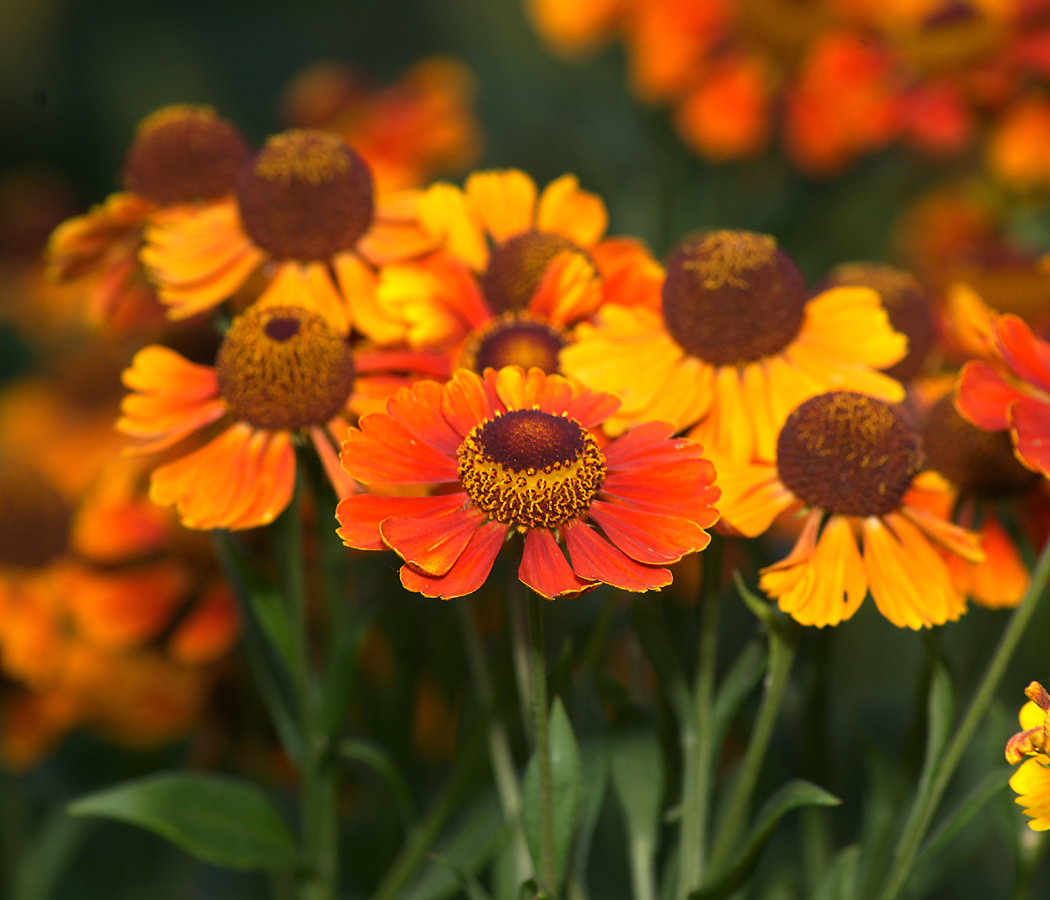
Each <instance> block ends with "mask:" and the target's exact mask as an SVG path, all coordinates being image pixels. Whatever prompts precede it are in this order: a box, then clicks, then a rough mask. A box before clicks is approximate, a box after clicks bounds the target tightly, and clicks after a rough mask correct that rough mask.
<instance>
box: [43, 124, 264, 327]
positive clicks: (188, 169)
mask: <svg viewBox="0 0 1050 900" xmlns="http://www.w3.org/2000/svg"><path fill="white" fill-rule="evenodd" d="M249 153H250V150H249V148H248V144H247V143H246V142H245V140H244V138H243V137H242V136H241V134H240V132H239V131H238V130H237V129H236V128H235V127H234V126H233V125H232V124H230V123H229V122H227V121H226V120H225V119H221V118H219V116H218V115H217V114H216V112H215V110H214V109H212V108H211V107H210V106H191V105H187V104H180V105H176V106H166V107H163V108H162V109H159V110H157V111H156V112H154V113H152V114H151V115H149V116H147V117H146V118H145V119H143V121H142V122H141V123H140V124H139V126H138V129H137V130H136V132H135V137H134V139H133V141H132V143H131V146H130V147H129V148H128V152H127V155H126V157H125V159H124V169H123V182H124V191H123V192H121V193H118V194H113V195H112V196H110V197H109V198H108V199H107V200H106V201H105V202H104V203H101V204H99V205H98V206H95V207H94V208H92V209H91V211H90V212H88V213H87V214H86V215H83V216H77V217H76V218H73V219H70V220H68V221H67V222H64V223H63V224H62V225H60V226H59V227H58V228H57V229H55V232H54V233H53V234H52V236H51V240H50V242H49V244H48V248H47V258H48V275H49V276H50V277H51V278H52V279H54V280H56V281H59V282H85V283H87V284H88V285H89V288H88V291H87V304H88V311H89V313H90V315H91V316H92V317H93V318H94V319H96V320H98V321H101V322H105V323H115V324H116V326H117V327H120V326H122V325H123V326H125V327H130V326H135V325H139V324H142V323H144V322H149V321H151V319H152V318H154V317H156V316H157V314H158V312H159V311H160V310H161V307H159V306H158V305H157V303H156V296H155V294H154V291H153V288H152V287H151V286H150V285H149V283H148V282H147V280H146V278H145V274H144V272H143V270H142V265H141V263H140V261H139V250H140V249H141V247H142V243H143V235H144V233H145V230H146V229H147V228H148V227H150V226H151V225H155V224H161V223H163V224H164V225H173V224H175V223H178V222H180V221H182V220H184V219H186V218H193V217H195V216H196V215H197V214H205V212H206V211H207V210H210V209H211V208H212V207H213V206H214V205H215V204H220V205H222V202H223V200H224V198H225V199H228V198H229V197H231V196H232V194H233V190H234V186H235V184H236V181H237V175H238V173H239V172H240V170H241V167H242V166H243V164H244V162H245V160H247V158H248V155H249Z"/></svg>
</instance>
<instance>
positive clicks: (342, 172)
mask: <svg viewBox="0 0 1050 900" xmlns="http://www.w3.org/2000/svg"><path fill="white" fill-rule="evenodd" d="M237 199H238V200H239V202H240V210H241V220H242V222H243V223H244V228H245V230H246V231H247V232H248V236H249V237H251V239H252V240H253V241H255V243H256V244H257V245H258V246H259V247H261V248H262V249H263V250H266V251H268V252H269V253H271V254H273V255H274V256H275V257H277V258H278V259H304V260H308V259H327V258H328V257H330V256H334V255H335V254H336V253H339V252H341V251H343V250H349V249H351V248H352V247H354V246H355V245H356V244H357V242H358V240H359V239H360V238H361V237H362V236H363V235H364V234H365V232H367V231H368V229H369V227H370V226H371V224H372V216H373V213H374V211H375V205H374V202H373V198H372V173H371V171H370V170H369V168H368V164H367V163H366V162H365V161H364V160H363V159H362V158H361V157H360V156H359V155H358V154H357V152H356V151H355V150H354V149H353V148H352V147H350V145H349V144H347V143H346V141H344V140H343V139H342V138H341V137H339V136H338V135H336V134H330V133H328V132H325V131H286V132H284V133H283V134H278V135H275V136H274V137H271V138H270V139H269V140H268V141H267V142H266V146H265V147H263V149H262V150H260V151H259V153H258V155H257V156H256V157H255V160H254V161H253V162H252V164H251V165H250V166H249V167H248V168H246V169H245V170H244V171H243V172H242V174H241V179H240V182H239V184H238V186H237Z"/></svg>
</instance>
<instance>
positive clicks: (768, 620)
mask: <svg viewBox="0 0 1050 900" xmlns="http://www.w3.org/2000/svg"><path fill="white" fill-rule="evenodd" d="M733 581H734V582H735V584H736V589H737V593H738V594H740V599H741V600H743V601H744V605H745V606H747V608H748V609H749V610H751V612H752V613H754V615H755V618H757V619H758V620H759V621H760V622H761V623H762V624H763V625H765V626H766V628H768V629H769V630H770V631H776V630H778V629H780V628H782V627H783V623H782V618H781V614H780V613H778V612H777V610H776V609H775V608H774V607H773V606H772V605H771V604H769V603H767V602H766V601H765V600H763V599H762V598H761V597H759V596H758V595H757V594H755V593H754V592H752V591H751V590H750V589H749V588H748V586H747V585H746V584H744V579H743V578H742V577H741V575H740V572H739V571H737V570H736V569H734V570H733Z"/></svg>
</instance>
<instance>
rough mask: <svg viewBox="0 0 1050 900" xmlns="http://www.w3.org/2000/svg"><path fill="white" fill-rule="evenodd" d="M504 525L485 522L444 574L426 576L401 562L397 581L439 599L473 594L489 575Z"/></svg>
mask: <svg viewBox="0 0 1050 900" xmlns="http://www.w3.org/2000/svg"><path fill="white" fill-rule="evenodd" d="M507 528H508V526H506V525H504V524H503V523H502V522H496V521H492V522H486V523H485V524H484V525H482V526H481V527H480V528H479V529H478V530H477V531H475V532H474V536H473V537H472V538H471V539H470V542H469V543H468V544H467V546H466V549H465V550H464V551H463V553H462V554H461V555H460V557H459V559H458V560H456V563H455V565H454V566H452V568H451V569H449V570H448V571H447V572H446V573H445V574H444V575H438V576H435V575H426V574H424V573H422V572H418V571H416V570H415V569H413V568H412V567H411V566H409V565H407V564H406V565H403V566H402V567H401V584H403V585H404V586H405V588H406V589H407V590H410V591H416V592H418V593H420V594H422V595H423V596H424V597H440V598H442V599H443V600H451V599H452V598H453V597H463V596H465V595H466V594H472V593H474V591H476V590H477V589H478V588H480V587H481V586H482V585H483V584H484V583H485V579H486V578H488V577H489V572H491V571H492V564H493V563H494V562H495V561H496V555H497V554H498V553H499V551H500V548H501V547H502V546H503V542H504V540H505V539H506V536H507Z"/></svg>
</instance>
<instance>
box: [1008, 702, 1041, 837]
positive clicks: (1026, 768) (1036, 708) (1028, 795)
mask: <svg viewBox="0 0 1050 900" xmlns="http://www.w3.org/2000/svg"><path fill="white" fill-rule="evenodd" d="M1025 695H1026V696H1027V697H1028V703H1026V704H1025V705H1024V706H1023V707H1022V708H1021V714H1020V716H1019V718H1020V720H1021V728H1022V729H1023V730H1022V731H1021V732H1020V733H1018V734H1015V735H1014V736H1013V737H1012V738H1010V740H1009V741H1008V742H1007V744H1006V761H1007V762H1008V763H1010V765H1014V766H1015V765H1017V763H1019V762H1021V760H1022V759H1025V757H1028V758H1027V759H1025V762H1024V764H1023V765H1022V766H1021V768H1019V769H1018V770H1017V771H1016V772H1015V773H1014V776H1013V778H1011V779H1010V787H1011V788H1013V790H1014V792H1015V793H1016V794H1018V795H1019V796H1018V797H1017V799H1016V800H1015V801H1014V802H1015V803H1017V804H1018V806H1022V807H1024V814H1025V815H1026V816H1028V817H1029V818H1030V819H1031V821H1030V822H1029V823H1028V827H1029V828H1031V829H1032V831H1047V830H1050V746H1047V745H1048V743H1050V727H1048V723H1050V694H1047V692H1046V689H1045V688H1044V687H1043V686H1042V685H1041V684H1040V683H1039V682H1038V681H1033V682H1032V683H1031V684H1030V685H1028V687H1027V688H1025Z"/></svg>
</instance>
